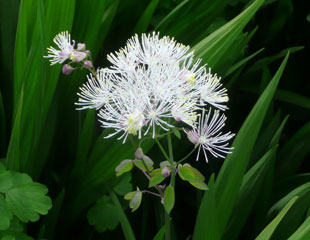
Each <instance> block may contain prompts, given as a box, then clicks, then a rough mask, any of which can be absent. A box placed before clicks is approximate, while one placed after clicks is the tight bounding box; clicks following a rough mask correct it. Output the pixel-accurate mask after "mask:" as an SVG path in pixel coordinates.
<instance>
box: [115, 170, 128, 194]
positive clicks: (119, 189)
mask: <svg viewBox="0 0 310 240" xmlns="http://www.w3.org/2000/svg"><path fill="white" fill-rule="evenodd" d="M130 180H131V174H130V173H128V174H124V175H123V176H122V177H121V180H120V181H119V182H118V184H116V186H115V187H114V188H113V190H114V191H115V192H116V193H117V194H119V195H122V196H123V195H125V194H126V193H128V192H129V191H131V190H132V185H131V183H130Z"/></svg>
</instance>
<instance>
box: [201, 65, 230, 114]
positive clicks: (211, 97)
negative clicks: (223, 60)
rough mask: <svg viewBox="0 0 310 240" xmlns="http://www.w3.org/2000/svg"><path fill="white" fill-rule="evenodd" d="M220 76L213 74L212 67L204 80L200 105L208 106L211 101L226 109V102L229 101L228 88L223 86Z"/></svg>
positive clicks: (216, 105) (214, 104) (212, 103)
mask: <svg viewBox="0 0 310 240" xmlns="http://www.w3.org/2000/svg"><path fill="white" fill-rule="evenodd" d="M220 80H221V79H220V78H218V77H217V76H216V74H215V75H212V74H211V69H209V73H208V74H207V76H206V78H205V79H204V80H203V83H202V88H201V96H200V105H202V106H206V103H209V104H211V105H213V106H215V107H217V108H219V109H221V110H226V109H227V106H225V105H224V104H225V103H226V102H228V100H229V98H228V96H227V89H226V88H223V87H222V84H221V83H220Z"/></svg>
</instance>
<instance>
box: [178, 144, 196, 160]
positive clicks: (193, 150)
mask: <svg viewBox="0 0 310 240" xmlns="http://www.w3.org/2000/svg"><path fill="white" fill-rule="evenodd" d="M196 148H197V146H195V147H194V148H193V149H192V151H190V153H189V154H187V155H186V156H185V157H184V158H182V159H181V160H180V161H178V162H177V164H179V163H181V162H183V161H184V160H186V159H187V158H188V157H189V156H190V155H192V153H193V152H195V150H196Z"/></svg>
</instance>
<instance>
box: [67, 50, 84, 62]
mask: <svg viewBox="0 0 310 240" xmlns="http://www.w3.org/2000/svg"><path fill="white" fill-rule="evenodd" d="M85 58H86V53H85V52H79V51H74V52H72V53H71V56H70V59H71V60H72V61H73V62H81V61H83V60H84V59H85Z"/></svg>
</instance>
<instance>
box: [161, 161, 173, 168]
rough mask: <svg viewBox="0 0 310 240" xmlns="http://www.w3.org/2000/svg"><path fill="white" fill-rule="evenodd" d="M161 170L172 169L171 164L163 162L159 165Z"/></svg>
mask: <svg viewBox="0 0 310 240" xmlns="http://www.w3.org/2000/svg"><path fill="white" fill-rule="evenodd" d="M159 166H160V168H164V167H168V168H169V167H170V166H171V164H170V163H169V162H168V161H163V162H161V163H160V164H159Z"/></svg>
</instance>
